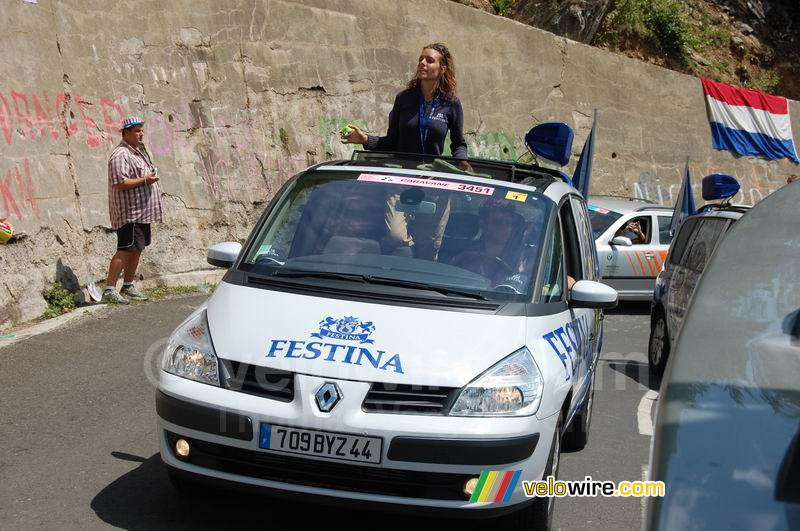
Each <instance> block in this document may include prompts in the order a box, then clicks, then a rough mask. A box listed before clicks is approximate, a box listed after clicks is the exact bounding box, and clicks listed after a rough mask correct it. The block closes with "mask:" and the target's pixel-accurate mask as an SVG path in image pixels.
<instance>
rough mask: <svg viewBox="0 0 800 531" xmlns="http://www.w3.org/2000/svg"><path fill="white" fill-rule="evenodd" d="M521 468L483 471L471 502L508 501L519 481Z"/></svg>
mask: <svg viewBox="0 0 800 531" xmlns="http://www.w3.org/2000/svg"><path fill="white" fill-rule="evenodd" d="M521 474H522V471H521V470H510V471H508V472H498V471H487V472H481V477H480V479H478V484H477V485H476V486H475V490H474V491H473V492H472V497H471V498H470V499H469V501H470V502H507V501H509V500H510V499H511V495H512V494H513V493H514V489H515V488H516V486H517V483H519V477H520V475H521Z"/></svg>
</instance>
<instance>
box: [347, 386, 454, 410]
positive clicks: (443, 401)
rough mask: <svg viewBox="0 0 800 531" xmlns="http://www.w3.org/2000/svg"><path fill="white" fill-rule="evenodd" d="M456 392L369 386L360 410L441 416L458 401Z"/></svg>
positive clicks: (435, 389)
mask: <svg viewBox="0 0 800 531" xmlns="http://www.w3.org/2000/svg"><path fill="white" fill-rule="evenodd" d="M458 392H459V389H458V388H453V387H427V386H420V385H399V384H387V383H373V384H372V387H370V390H369V392H368V393H367V397H366V398H365V399H364V404H363V405H362V409H363V410H364V411H367V412H370V413H411V414H415V413H416V414H420V415H444V414H446V413H447V412H448V411H449V410H450V407H451V406H452V405H453V402H455V400H456V398H457V397H458Z"/></svg>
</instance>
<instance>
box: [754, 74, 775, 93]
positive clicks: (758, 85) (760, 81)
mask: <svg viewBox="0 0 800 531" xmlns="http://www.w3.org/2000/svg"><path fill="white" fill-rule="evenodd" d="M780 84H781V75H780V74H779V73H778V72H775V71H774V70H765V71H763V72H761V75H759V76H756V77H754V78H753V79H752V80H751V81H750V83H749V84H748V86H749V87H750V88H753V89H755V90H760V91H761V92H767V93H771V94H774V93H775V92H776V91H777V90H778V86H779V85H780Z"/></svg>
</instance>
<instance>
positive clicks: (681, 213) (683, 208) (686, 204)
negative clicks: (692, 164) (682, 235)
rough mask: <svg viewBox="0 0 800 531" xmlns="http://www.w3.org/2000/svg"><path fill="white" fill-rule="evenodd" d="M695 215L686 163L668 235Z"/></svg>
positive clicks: (690, 180)
mask: <svg viewBox="0 0 800 531" xmlns="http://www.w3.org/2000/svg"><path fill="white" fill-rule="evenodd" d="M696 213H697V208H696V207H695V205H694V192H692V176H691V175H690V174H689V162H688V161H687V162H686V170H684V172H683V184H681V191H680V192H679V193H678V200H677V201H675V210H674V211H673V212H672V222H671V223H670V225H669V232H670V234H675V232H676V231H677V230H678V227H680V225H681V222H682V221H683V220H684V219H686V218H688V217H689V216H693V215H694V214H696Z"/></svg>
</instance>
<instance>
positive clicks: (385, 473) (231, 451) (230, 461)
mask: <svg viewBox="0 0 800 531" xmlns="http://www.w3.org/2000/svg"><path fill="white" fill-rule="evenodd" d="M166 437H167V440H168V441H169V443H170V444H169V447H170V448H171V449H172V451H173V453H174V448H175V440H176V439H177V436H176V435H175V434H173V433H170V432H166ZM182 438H183V439H186V440H188V441H189V444H190V445H191V449H192V451H191V454H190V456H189V458H188V460H187V462H188V463H191V464H193V465H197V466H200V467H203V468H207V469H212V470H218V471H220V472H227V473H230V474H236V475H239V476H247V477H253V478H259V479H265V480H270V481H279V482H281V483H291V484H295V485H306V486H310V487H320V488H325V489H333V490H339V491H341V490H346V491H351V492H363V493H370V494H384V495H388V496H403V497H408V498H427V499H437V500H464V499H465V497H464V494H463V491H462V489H463V485H464V482H465V481H467V480H468V479H470V478H471V477H474V476H469V475H465V474H437V473H431V472H415V471H410V470H396V469H389V468H381V467H375V466H359V465H351V464H342V463H333V462H329V461H321V460H320V461H318V460H310V459H303V458H300V457H294V456H284V455H278V454H273V453H268V452H259V451H255V450H244V449H242V448H234V447H230V446H223V445H221V444H216V443H211V442H208V441H199V440H197V439H190V438H188V437H183V436H182Z"/></svg>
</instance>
